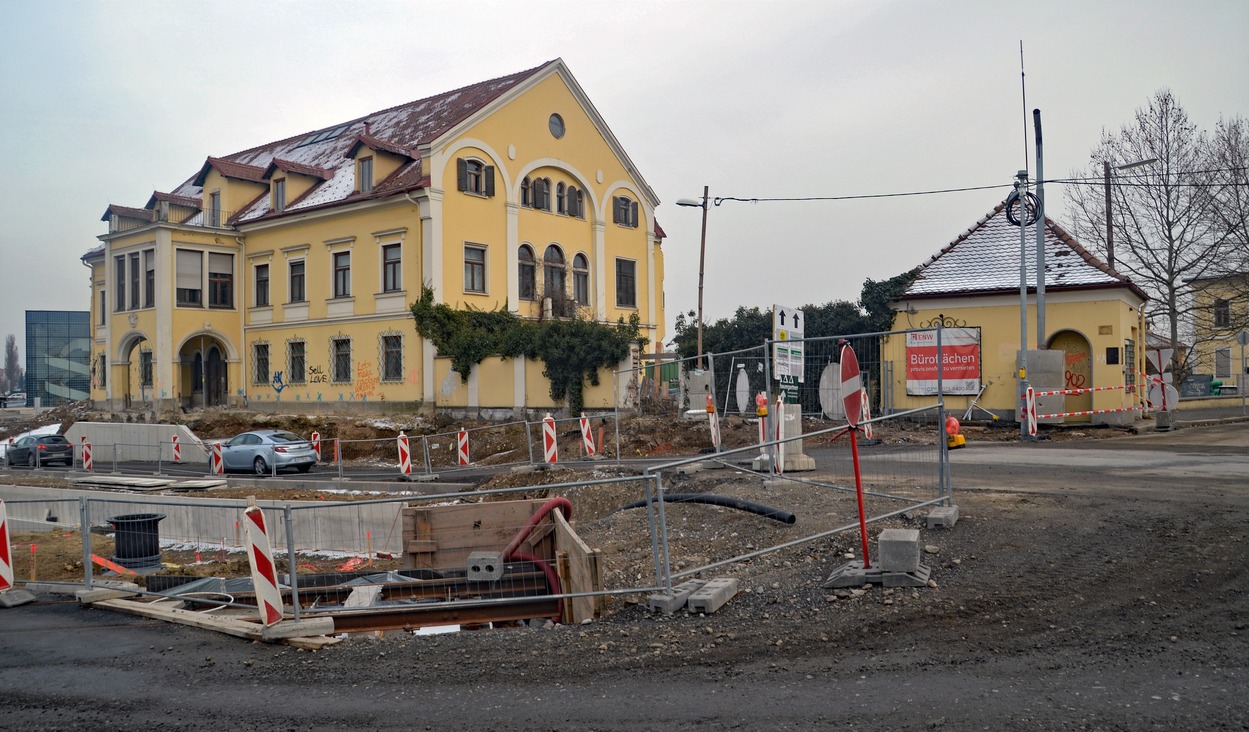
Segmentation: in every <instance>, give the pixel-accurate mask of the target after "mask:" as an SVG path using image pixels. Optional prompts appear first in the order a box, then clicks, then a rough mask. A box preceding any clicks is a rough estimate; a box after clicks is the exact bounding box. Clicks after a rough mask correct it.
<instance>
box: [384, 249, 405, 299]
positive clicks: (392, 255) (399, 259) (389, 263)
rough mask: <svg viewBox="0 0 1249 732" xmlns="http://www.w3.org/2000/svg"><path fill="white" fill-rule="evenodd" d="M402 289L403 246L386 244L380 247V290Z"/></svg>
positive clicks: (394, 290)
mask: <svg viewBox="0 0 1249 732" xmlns="http://www.w3.org/2000/svg"><path fill="white" fill-rule="evenodd" d="M402 289H403V247H402V245H399V244H387V245H386V246H384V247H382V292H398V291H399V290H402Z"/></svg>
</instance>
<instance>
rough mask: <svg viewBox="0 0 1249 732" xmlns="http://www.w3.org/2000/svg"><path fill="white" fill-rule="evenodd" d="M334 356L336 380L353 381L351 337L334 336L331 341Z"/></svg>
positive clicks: (338, 381)
mask: <svg viewBox="0 0 1249 732" xmlns="http://www.w3.org/2000/svg"><path fill="white" fill-rule="evenodd" d="M330 348H331V349H332V351H333V357H334V382H335V383H338V384H346V383H350V382H351V339H350V338H334V339H332V340H331V341H330Z"/></svg>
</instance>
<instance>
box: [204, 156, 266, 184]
mask: <svg viewBox="0 0 1249 732" xmlns="http://www.w3.org/2000/svg"><path fill="white" fill-rule="evenodd" d="M210 170H215V171H217V172H218V173H220V174H221V175H222V176H223V177H226V178H238V179H240V180H249V181H252V182H254V183H263V182H264V178H265V169H264V168H263V167H258V166H255V165H247V164H244V163H236V162H234V161H233V160H226V159H224V158H214V157H210V158H208V159H207V160H205V161H204V165H203V166H201V167H200V169H199V173H198V174H197V175H196V176H195V178H194V179H193V181H192V182H193V183H194V185H196V186H203V185H204V181H205V180H206V179H207V178H208V171H210Z"/></svg>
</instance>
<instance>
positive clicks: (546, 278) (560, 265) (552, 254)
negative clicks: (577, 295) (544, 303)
mask: <svg viewBox="0 0 1249 732" xmlns="http://www.w3.org/2000/svg"><path fill="white" fill-rule="evenodd" d="M565 277H566V273H565V270H564V253H563V252H562V251H560V248H559V247H558V246H556V245H554V244H552V245H551V246H549V247H547V248H546V252H545V253H543V255H542V294H543V296H545V297H549V298H552V299H558V300H562V299H564V296H565V295H564V293H565V292H566V289H565V281H564V280H565Z"/></svg>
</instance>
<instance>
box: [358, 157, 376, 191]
mask: <svg viewBox="0 0 1249 732" xmlns="http://www.w3.org/2000/svg"><path fill="white" fill-rule="evenodd" d="M372 190H373V158H362V159H361V160H360V192H361V193H368V192H370V191H372Z"/></svg>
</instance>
